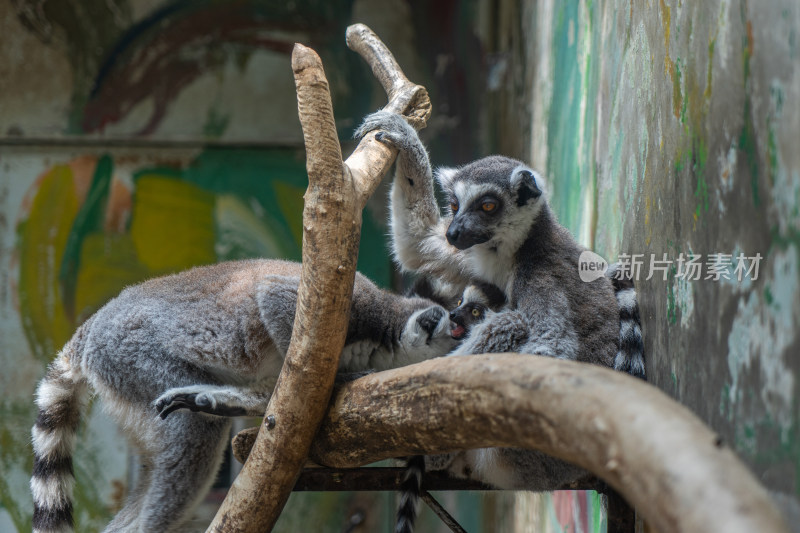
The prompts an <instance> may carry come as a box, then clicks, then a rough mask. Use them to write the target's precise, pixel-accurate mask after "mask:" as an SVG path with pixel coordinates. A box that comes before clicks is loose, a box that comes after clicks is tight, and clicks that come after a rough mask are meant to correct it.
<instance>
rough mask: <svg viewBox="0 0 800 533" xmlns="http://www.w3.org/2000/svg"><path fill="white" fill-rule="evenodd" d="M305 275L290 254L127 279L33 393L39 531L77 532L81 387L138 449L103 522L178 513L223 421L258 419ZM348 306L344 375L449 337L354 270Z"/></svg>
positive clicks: (169, 522)
mask: <svg viewBox="0 0 800 533" xmlns="http://www.w3.org/2000/svg"><path fill="white" fill-rule="evenodd" d="M299 276H300V265H299V264H297V263H291V262H287V261H273V260H248V261H236V262H228V263H221V264H217V265H213V266H207V267H199V268H195V269H192V270H189V271H187V272H183V273H180V274H175V275H171V276H166V277H163V278H158V279H153V280H150V281H147V282H144V283H142V284H140V285H136V286H133V287H130V288H127V289H125V290H124V291H122V293H120V295H119V296H117V297H116V298H115V299H113V300H111V301H110V302H109V303H107V304H106V305H105V306H104V307H103V308H102V309H100V310H99V311H97V312H96V313H95V314H94V315H92V316H91V317H90V318H89V319H88V320H87V321H86V322H85V323H84V324H83V325H82V326H80V327H79V328H78V330H77V332H76V333H75V335H74V336H73V337H72V339H71V340H70V341H69V342H68V343H67V344H66V345H65V346H64V348H63V349H62V350H61V352H60V353H59V355H58V356H57V358H56V359H55V360H54V361H53V363H52V364H51V365H50V367H49V369H48V372H47V375H46V376H45V378H44V379H43V380H42V381H41V383H40V384H39V387H38V389H37V393H36V402H37V405H38V407H39V416H38V418H37V420H36V423H35V425H34V427H33V429H32V434H33V449H34V468H33V475H32V478H31V490H32V492H33V499H34V505H35V508H34V516H33V529H34V531H37V532H45V531H68V530H70V529H71V524H72V517H71V514H72V503H71V495H72V485H73V483H74V478H73V473H72V450H73V447H74V444H75V435H76V430H77V427H78V423H79V419H80V416H81V412H82V411H83V409H84V406H85V402H86V396H87V393H88V392H89V390H92V391H94V392H95V393H96V394H97V395H98V396H100V397H101V399H102V400H103V404H104V407H105V409H106V410H107V411H108V412H109V413H110V414H111V415H112V417H113V418H115V419H116V421H117V422H118V423H119V424H120V426H121V427H122V428H123V429H124V430H125V431H126V433H127V435H128V437H129V438H130V440H131V442H132V443H133V444H134V445H136V446H137V447H138V448H139V450H140V451H141V454H142V461H141V462H142V470H141V475H140V481H139V485H138V487H137V489H136V490H134V491H131V494H130V496H129V497H128V500H127V502H126V504H125V506H124V507H123V509H122V510H121V511H120V512H119V513H118V514H117V515H116V517H115V518H114V519H113V521H112V522H111V524H109V526H108V528H107V531H120V530H124V531H132V530H135V531H158V532H168V531H174V530H175V528H177V527H178V526H179V525H180V524H181V523H183V522H184V521H185V520H186V519H187V518H188V515H189V513H190V512H191V510H192V508H193V507H194V505H195V504H196V503H197V502H198V501H199V500H200V499H201V498H202V497H203V495H204V494H205V493H206V491H207V490H208V488H209V487H210V485H211V483H212V481H213V479H214V476H215V474H216V472H217V470H218V467H219V465H220V461H221V459H222V452H223V450H224V448H225V446H226V443H227V438H228V433H229V428H230V423H231V421H230V418H227V417H228V416H237V415H253V416H263V415H264V410H265V408H266V404H267V401H268V399H269V396H270V394H271V391H272V390H273V388H274V386H275V381H276V379H277V377H278V373H279V371H280V369H281V366H282V364H283V357H284V355H285V354H286V350H287V348H288V345H289V339H290V337H291V330H292V324H293V322H294V314H295V305H296V300H297V287H298V284H299V279H300V278H299ZM351 309H352V310H351V316H350V322H349V327H348V332H347V339H346V341H345V347H344V350H343V352H342V356H341V365H340V369H341V370H342V371H360V370H365V369H377V370H381V369H386V368H390V367H397V366H401V365H405V364H410V363H414V362H418V361H421V360H424V359H429V358H432V357H436V356H441V355H444V354H446V353H447V352H448V351H449V350H451V349H452V347H453V346H455V345H456V341H455V340H453V339H452V338H451V336H450V321H449V316H448V313H447V311H446V310H445V309H444V308H442V307H441V306H439V305H436V304H434V303H433V302H431V301H430V300H426V299H422V298H404V297H400V296H396V295H393V294H391V293H389V292H387V291H383V290H381V289H378V288H377V287H376V286H375V285H374V284H372V283H371V282H370V281H369V280H368V279H367V278H365V277H364V276H361V275H360V274H357V275H356V278H355V285H354V290H353V302H352V307H351ZM177 409H182V410H181V411H179V412H175V413H172V412H173V411H175V410H177ZM194 411H199V412H194ZM170 413H172V414H170ZM159 415H160V417H159ZM167 415H169V416H167ZM213 415H220V416H213Z"/></svg>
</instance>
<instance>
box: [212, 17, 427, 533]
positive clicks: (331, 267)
mask: <svg viewBox="0 0 800 533" xmlns="http://www.w3.org/2000/svg"><path fill="white" fill-rule="evenodd" d="M365 41H368V46H366V48H365V47H364V46H362V45H363V44H364V42H365ZM348 43H349V44H350V46H351V47H355V48H357V49H364V50H369V52H368V54H367V55H366V56H365V59H366V60H367V61H368V62H369V63H370V65H371V66H372V68H373V71H379V72H381V76H382V78H381V79H382V80H383V79H392V80H393V83H392V89H391V92H390V95H389V96H390V103H389V107H390V108H392V109H401V110H409V111H410V112H412V113H413V114H414V116H416V117H427V114H426V112H425V111H421V110H420V109H422V108H426V109H427V110H428V111H427V113H429V112H430V102H429V101H428V100H427V93H425V91H424V89H422V88H420V87H418V86H416V85H414V84H412V83H410V82H408V80H405V77H404V76H403V73H402V71H400V70H399V67H397V63H396V62H395V61H394V58H392V57H391V54H390V53H389V51H388V50H387V49H386V47H385V46H383V45H382V43H380V41H379V40H378V38H377V37H376V36H375V35H374V34H373V33H372V32H371V31H369V29H368V28H366V27H365V26H359V27H358V28H357V29H356V30H354V31H353V32H348ZM292 70H293V71H294V77H295V85H296V88H297V101H298V113H299V115H300V123H301V125H302V127H303V139H304V142H305V145H306V157H307V163H306V168H307V170H308V182H309V183H308V190H307V191H306V194H305V197H304V198H305V207H304V209H303V269H302V274H301V280H300V286H299V288H298V295H297V312H296V314H295V321H294V327H293V330H292V339H291V342H290V344H289V349H288V352H287V354H286V360H285V361H284V364H283V368H282V370H281V373H280V376H279V377H278V382H277V384H276V386H275V390H274V391H273V393H272V396H271V398H270V401H269V404H268V406H267V411H266V412H267V416H266V417H265V418H264V422H263V423H262V428H263V429H264V430H263V431H260V432H259V434H258V437H257V438H256V440H255V443H254V445H253V450H252V452H251V454H250V457H249V458H248V460H247V462H246V463H245V465H244V468H243V469H242V471H241V472H240V474H239V476H238V477H237V478H236V480H235V481H234V483H233V485H232V486H231V489H230V491H229V492H228V495H227V497H226V498H225V501H224V502H223V503H222V506H221V507H220V509H219V511H218V512H217V515H216V516H215V518H214V521H213V522H212V523H211V525H210V526H209V531H218V532H223V531H225V532H232V531H242V532H253V533H255V532H263V531H269V530H271V529H272V527H273V526H274V524H275V521H276V520H277V519H278V516H279V515H280V512H281V510H282V509H283V506H284V505H285V503H286V500H287V499H288V497H289V494H290V492H291V490H292V487H293V486H294V484H295V480H296V479H297V476H298V474H299V472H300V469H301V467H302V466H303V463H304V462H305V459H306V457H307V456H308V450H309V448H310V446H311V441H312V439H313V437H314V434H315V433H316V432H317V429H318V427H319V423H320V421H321V420H322V417H323V415H324V413H325V409H326V407H327V405H328V400H329V399H330V394H331V391H332V389H333V381H334V377H335V375H336V370H337V368H338V365H339V355H340V353H341V351H342V347H343V346H344V339H345V334H346V333H347V323H348V317H349V314H350V301H351V297H352V292H353V280H354V277H355V271H356V261H357V258H358V244H359V239H360V236H361V210H362V209H363V207H364V205H365V204H366V201H367V199H368V198H369V195H371V194H372V192H373V191H374V190H375V188H376V187H377V186H378V184H379V183H380V180H381V178H382V177H383V175H384V174H385V173H386V171H387V170H388V168H389V167H390V166H391V164H392V162H393V161H394V158H395V156H396V155H397V154H396V151H394V150H390V149H388V148H387V147H386V146H385V145H383V144H381V143H378V142H377V141H375V140H374V135H371V136H368V138H367V139H364V140H362V142H361V143H360V144H359V146H358V148H357V149H356V151H355V152H354V153H353V155H352V156H351V157H350V158H349V159H348V160H347V163H343V162H342V155H341V148H340V146H339V140H338V137H337V134H336V127H335V123H334V117H333V108H332V104H331V98H330V92H329V88H328V81H327V79H326V77H325V73H324V71H323V68H322V62H321V60H320V58H319V56H318V55H317V54H316V53H315V52H314V51H313V50H311V49H310V48H307V47H305V46H303V45H300V44H296V45H295V48H294V50H293V52H292ZM403 80H405V82H403ZM417 105H419V106H420V108H417V107H414V106H417ZM409 106H410V107H409ZM422 122H423V123H424V118H422Z"/></svg>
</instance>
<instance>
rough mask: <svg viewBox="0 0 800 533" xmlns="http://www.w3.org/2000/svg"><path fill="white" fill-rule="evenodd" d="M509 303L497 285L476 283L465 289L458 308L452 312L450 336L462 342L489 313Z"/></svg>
mask: <svg viewBox="0 0 800 533" xmlns="http://www.w3.org/2000/svg"><path fill="white" fill-rule="evenodd" d="M506 303H507V300H506V295H505V293H503V291H502V290H501V289H500V288H499V287H497V286H496V285H492V284H490V283H476V284H474V285H470V286H468V287H467V288H466V289H464V294H463V295H462V296H461V299H460V300H459V301H458V304H457V307H456V308H455V309H453V310H452V311H450V336H451V337H453V338H454V339H456V340H461V339H463V338H464V337H466V336H467V334H469V332H470V330H471V329H472V326H474V325H475V324H477V323H478V322H481V321H483V320H484V319H485V318H486V317H487V315H488V314H489V313H492V312H494V311H499V310H500V309H501V308H503V306H505V305H506Z"/></svg>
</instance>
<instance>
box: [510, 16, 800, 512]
mask: <svg viewBox="0 0 800 533" xmlns="http://www.w3.org/2000/svg"><path fill="white" fill-rule="evenodd" d="M500 6H501V8H500V10H501V18H502V16H503V14H505V15H506V16H507V14H508V13H515V14H516V15H517V18H516V20H518V22H517V23H516V25H512V26H510V30H509V32H510V34H511V35H512V37H507V38H506V41H509V42H514V41H515V40H519V42H522V43H524V44H522V45H519V46H516V47H513V48H512V47H510V48H506V49H505V51H506V53H507V54H508V55H509V57H510V59H509V61H510V62H512V63H514V64H517V65H521V66H520V67H519V68H520V69H522V70H521V71H522V74H521V76H522V77H523V80H524V81H523V82H522V83H519V84H517V85H515V87H519V88H517V89H515V90H516V92H517V93H518V94H517V96H516V99H517V101H520V100H522V101H524V102H526V106H525V109H524V110H525V116H526V117H527V120H525V122H526V124H525V126H524V133H522V134H521V135H519V136H520V137H522V138H524V139H526V140H529V143H528V144H527V145H526V146H523V147H522V149H519V150H517V149H516V147H515V146H514V145H513V143H508V145H507V146H500V147H499V148H500V150H501V151H503V150H508V151H514V150H516V151H517V152H518V153H519V155H521V156H523V157H526V158H528V159H530V160H531V161H532V164H533V165H534V166H535V167H537V168H539V169H541V170H542V171H543V172H544V173H545V174H546V175H547V176H548V178H549V182H550V192H551V201H552V203H553V205H554V206H555V208H556V211H557V213H558V215H559V217H560V219H561V220H562V222H564V223H565V224H566V225H567V226H568V227H569V228H570V229H571V230H572V231H573V232H574V234H575V235H576V236H577V237H579V238H580V239H581V240H582V241H583V242H584V243H586V244H587V245H589V246H592V247H593V248H594V249H595V250H596V251H598V252H599V253H601V254H603V255H604V256H605V257H607V258H608V259H610V260H615V259H616V258H618V257H619V256H620V255H622V254H643V261H644V264H643V265H642V270H641V276H640V278H639V280H638V281H637V283H636V287H637V290H638V294H639V302H640V305H641V310H642V319H643V326H644V334H645V344H646V355H647V371H648V380H649V381H650V382H651V383H652V384H653V385H654V386H656V387H658V388H660V389H662V390H663V391H665V392H666V393H668V394H669V395H671V396H672V397H673V398H675V399H676V400H678V401H679V402H681V403H683V404H685V405H686V406H688V407H689V408H690V409H692V410H693V411H694V412H695V413H696V414H697V415H698V416H700V418H702V419H703V420H704V421H705V422H706V423H708V424H709V425H710V426H711V427H712V428H713V429H715V430H716V431H718V432H719V434H720V435H721V436H722V438H723V439H724V440H725V442H726V443H728V444H729V445H730V446H732V447H733V448H734V449H735V450H736V451H737V453H738V454H739V456H740V457H741V458H742V459H743V460H744V461H745V462H746V463H747V464H748V465H749V466H750V467H751V469H752V470H753V472H754V473H755V475H756V476H757V477H758V478H759V479H760V480H761V481H762V482H763V483H764V484H765V485H766V486H767V487H768V488H769V489H770V491H771V493H772V494H773V495H774V498H775V500H776V502H777V503H778V504H779V506H780V507H781V508H782V509H783V510H784V511H785V512H786V514H787V516H788V517H789V522H790V523H792V524H793V525H794V527H795V528H800V526H798V524H800V520H799V518H800V438H799V437H800V432H799V431H798V429H799V428H800V425H799V424H800V384H798V379H800V329H799V328H798V325H800V268H799V267H798V265H800V240H798V235H800V150H798V146H800V145H799V144H798V139H799V138H800V105H797V104H798V102H800V41H799V39H798V32H800V4H798V3H797V2H795V1H793V0H775V1H771V2H752V1H750V2H748V1H745V0H740V1H736V0H730V1H708V2H685V1H678V0H676V1H665V0H657V1H652V2H622V1H616V2H615V1H609V2H588V1H587V2H579V1H576V0H572V1H564V2H560V1H559V2H555V1H540V2H534V1H531V0H525V1H517V2H500ZM520 95H523V96H520ZM515 113H517V114H518V113H519V109H512V108H509V107H508V106H506V107H504V108H502V109H501V111H500V113H499V116H500V120H501V122H502V123H504V124H506V129H507V131H515V130H516V129H517V128H519V119H517V118H515V117H514V116H513V115H514V114H515ZM506 135H509V134H508V133H506ZM664 254H666V256H664ZM681 254H683V255H681ZM690 254H695V255H699V256H700V257H699V260H700V261H699V263H700V266H701V273H700V279H693V276H688V277H687V276H683V275H682V273H683V272H684V270H683V268H684V266H685V265H684V264H681V263H680V259H681V257H683V258H684V259H686V258H688V257H689V256H690ZM715 254H721V255H715ZM740 254H742V255H743V256H744V257H745V258H750V257H755V256H757V255H759V254H760V256H761V260H760V261H759V263H758V264H759V271H758V276H757V277H756V276H755V275H754V274H755V272H751V274H750V275H749V276H748V275H744V276H741V279H739V277H740V276H739V271H737V266H738V263H739V262H738V261H737V258H738V257H739V256H740ZM651 255H654V259H655V260H659V261H663V260H665V259H666V261H667V262H666V263H661V264H659V263H655V266H664V267H666V269H665V270H663V271H662V270H658V271H654V275H653V276H652V277H651V279H646V278H647V276H648V274H649V270H650V257H651ZM711 263H716V264H717V265H718V266H717V267H712V266H711ZM749 265H750V262H749V261H746V266H749ZM713 268H717V269H718V270H720V271H721V274H720V275H719V277H720V279H717V280H715V279H714V276H713V275H711V276H710V278H711V279H706V278H707V277H709V274H710V273H713ZM709 490H713V487H710V488H709Z"/></svg>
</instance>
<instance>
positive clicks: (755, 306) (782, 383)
mask: <svg viewBox="0 0 800 533" xmlns="http://www.w3.org/2000/svg"><path fill="white" fill-rule="evenodd" d="M792 248H793V247H792ZM797 252H798V250H797V249H790V250H786V251H783V250H781V251H777V252H775V253H774V255H772V256H771V257H770V259H771V263H772V266H773V268H772V272H771V273H770V274H771V275H770V276H769V278H768V279H767V281H766V283H767V284H768V285H769V286H779V287H781V291H780V293H773V292H772V291H771V290H770V291H769V295H770V296H769V303H766V304H765V302H764V301H763V300H762V297H761V295H759V293H758V292H756V291H753V292H751V293H750V294H749V296H747V297H746V298H745V297H743V298H741V299H740V300H739V305H738V309H737V312H736V316H735V318H734V320H733V324H732V327H731V331H730V334H729V335H728V370H729V372H730V375H731V384H730V390H729V399H730V402H731V404H732V405H733V406H734V408H735V406H736V404H737V403H740V402H742V399H743V395H744V394H745V390H746V389H745V388H744V387H743V386H742V381H743V375H744V374H745V373H748V372H752V371H754V370H755V368H757V369H758V371H759V376H760V378H759V382H760V383H761V390H760V391H759V394H760V397H761V401H762V404H763V405H764V407H765V409H766V412H767V413H768V414H769V416H770V417H771V418H772V419H773V420H776V421H777V422H778V423H779V424H780V425H781V426H782V427H784V428H788V427H789V426H790V425H791V424H792V420H793V416H794V411H793V409H794V407H795V406H794V391H795V383H794V382H795V380H794V375H793V373H792V372H791V370H790V369H789V368H788V367H787V363H786V357H787V356H788V353H787V352H786V349H787V348H788V347H789V346H791V345H792V344H793V343H794V340H795V334H796V326H797V324H796V322H795V318H796V317H797V316H800V270H798V255H797Z"/></svg>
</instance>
